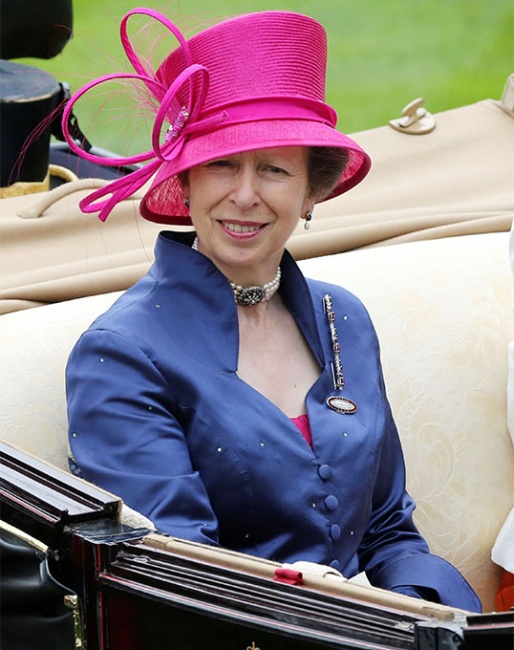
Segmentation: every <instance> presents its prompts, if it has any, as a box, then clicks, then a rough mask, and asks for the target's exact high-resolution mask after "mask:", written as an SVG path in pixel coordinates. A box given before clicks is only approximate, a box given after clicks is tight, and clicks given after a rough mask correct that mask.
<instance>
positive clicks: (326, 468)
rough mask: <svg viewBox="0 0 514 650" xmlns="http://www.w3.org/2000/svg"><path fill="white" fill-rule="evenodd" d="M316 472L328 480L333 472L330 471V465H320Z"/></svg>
mask: <svg viewBox="0 0 514 650" xmlns="http://www.w3.org/2000/svg"><path fill="white" fill-rule="evenodd" d="M318 473H319V475H320V477H321V478H322V479H323V480H324V481H328V480H329V479H331V478H332V476H333V475H334V472H333V471H332V468H331V467H330V465H321V466H320V468H319V470H318Z"/></svg>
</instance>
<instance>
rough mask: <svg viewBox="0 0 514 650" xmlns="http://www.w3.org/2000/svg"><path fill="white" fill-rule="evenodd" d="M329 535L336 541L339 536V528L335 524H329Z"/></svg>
mask: <svg viewBox="0 0 514 650" xmlns="http://www.w3.org/2000/svg"><path fill="white" fill-rule="evenodd" d="M330 537H331V538H332V539H333V540H334V542H336V541H337V540H338V539H339V538H340V537H341V528H340V527H339V526H338V525H337V524H333V525H332V526H330Z"/></svg>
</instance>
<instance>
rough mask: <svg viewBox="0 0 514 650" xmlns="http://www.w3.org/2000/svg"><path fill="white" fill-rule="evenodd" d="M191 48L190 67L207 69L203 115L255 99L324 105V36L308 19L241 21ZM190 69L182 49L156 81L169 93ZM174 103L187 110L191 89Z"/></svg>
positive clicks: (274, 14) (279, 15)
mask: <svg viewBox="0 0 514 650" xmlns="http://www.w3.org/2000/svg"><path fill="white" fill-rule="evenodd" d="M187 47H188V50H189V53H190V56H191V58H192V63H195V64H199V65H205V66H206V68H207V71H208V74H209V91H208V93H207V96H206V98H205V102H204V105H203V109H202V113H204V114H205V113H207V112H209V111H212V110H215V109H219V108H221V107H223V106H226V105H229V104H232V103H234V102H239V101H245V102H248V101H251V100H253V99H257V98H273V97H289V98H291V97H302V98H307V99H309V100H315V101H319V102H324V98H325V76H326V60H327V39H326V33H325V30H324V28H323V27H322V26H321V25H320V24H319V23H318V22H317V21H316V20H314V19H312V18H310V17H308V16H304V15H302V14H296V13H290V12H281V11H266V12H260V13H253V14H247V15H244V16H239V17H237V18H233V19H230V20H227V21H225V22H223V23H219V24H217V25H214V26H213V27H211V28H209V29H206V30H205V31H203V32H201V33H199V34H197V35H196V36H193V37H192V38H191V39H189V40H188V41H187ZM187 66H188V62H187V58H186V53H185V52H184V48H183V46H181V47H179V48H177V49H176V50H174V51H173V52H172V53H171V54H170V55H169V56H168V57H167V58H166V59H165V61H164V62H163V63H162V65H161V66H160V68H159V70H158V73H157V76H158V78H159V79H160V81H162V83H163V84H164V85H165V86H166V87H169V86H170V85H171V84H172V83H173V81H174V80H175V79H176V78H177V77H178V76H179V74H180V73H181V72H182V71H183V70H184V69H185V68H186V67H187ZM176 99H177V100H178V102H179V103H181V104H184V105H187V102H188V94H187V89H186V88H182V89H181V90H180V91H179V93H177V97H176ZM256 117H259V116H256Z"/></svg>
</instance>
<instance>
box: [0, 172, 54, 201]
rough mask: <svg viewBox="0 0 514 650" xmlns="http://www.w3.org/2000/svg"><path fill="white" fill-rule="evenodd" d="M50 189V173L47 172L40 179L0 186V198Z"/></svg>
mask: <svg viewBox="0 0 514 650" xmlns="http://www.w3.org/2000/svg"><path fill="white" fill-rule="evenodd" d="M49 189H50V174H47V175H46V177H45V178H44V179H43V180H42V181H30V182H23V181H19V182H18V183H13V184H12V185H8V186H7V187H0V199H10V198H12V197H14V196H23V195H25V194H37V193H38V192H47V191H48V190H49Z"/></svg>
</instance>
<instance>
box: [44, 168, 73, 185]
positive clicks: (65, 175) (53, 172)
mask: <svg viewBox="0 0 514 650" xmlns="http://www.w3.org/2000/svg"><path fill="white" fill-rule="evenodd" d="M48 171H49V173H50V176H57V177H58V178H62V179H63V180H65V181H66V182H67V183H72V182H74V181H78V180H79V177H78V176H77V175H76V174H74V173H73V172H72V171H71V169H68V168H67V167H61V165H49V166H48Z"/></svg>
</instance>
